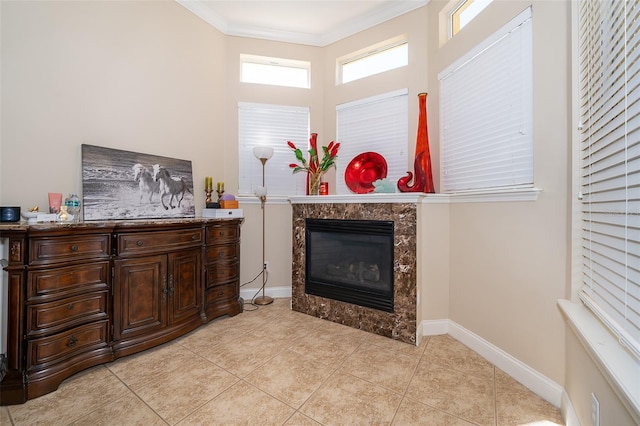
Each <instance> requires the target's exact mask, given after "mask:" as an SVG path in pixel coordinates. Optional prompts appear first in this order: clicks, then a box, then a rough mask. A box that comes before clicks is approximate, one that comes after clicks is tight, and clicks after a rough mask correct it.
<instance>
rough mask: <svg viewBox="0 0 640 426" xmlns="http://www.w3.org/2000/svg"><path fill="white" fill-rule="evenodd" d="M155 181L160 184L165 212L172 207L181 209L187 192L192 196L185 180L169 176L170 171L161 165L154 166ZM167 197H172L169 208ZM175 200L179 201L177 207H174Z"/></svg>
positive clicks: (161, 200)
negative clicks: (165, 197)
mask: <svg viewBox="0 0 640 426" xmlns="http://www.w3.org/2000/svg"><path fill="white" fill-rule="evenodd" d="M153 180H154V181H156V182H158V183H159V184H160V202H161V203H162V207H164V209H165V210H169V207H171V208H172V209H173V208H175V207H180V203H181V202H182V199H183V198H184V193H185V192H189V193H191V194H192V192H191V191H190V190H189V187H188V186H187V183H186V182H185V180H184V178H182V177H179V178H176V177H172V176H171V175H170V174H169V171H168V170H167V169H165V168H164V167H162V166H161V165H159V164H154V166H153ZM165 195H169V196H170V197H169V207H167V206H166V204H165V203H164V196H165ZM174 199H175V200H176V201H178V205H177V206H174V205H173V200H174Z"/></svg>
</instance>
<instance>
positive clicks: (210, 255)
mask: <svg viewBox="0 0 640 426" xmlns="http://www.w3.org/2000/svg"><path fill="white" fill-rule="evenodd" d="M239 248H240V247H239V246H238V245H237V244H227V245H226V246H209V247H207V260H206V261H207V263H213V262H220V261H229V260H231V261H235V260H237V259H238V256H239V253H238V251H239Z"/></svg>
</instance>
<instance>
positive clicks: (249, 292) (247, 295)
mask: <svg viewBox="0 0 640 426" xmlns="http://www.w3.org/2000/svg"><path fill="white" fill-rule="evenodd" d="M256 293H257V294H256ZM261 294H262V291H260V293H258V289H257V288H255V287H253V288H246V289H245V288H240V297H242V298H243V299H244V301H245V302H250V301H251V299H252V298H253V297H254V296H260V295H261ZM264 294H265V295H267V296H269V297H273V298H274V299H280V298H285V297H291V286H283V287H267V288H265V290H264Z"/></svg>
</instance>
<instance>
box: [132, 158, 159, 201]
mask: <svg viewBox="0 0 640 426" xmlns="http://www.w3.org/2000/svg"><path fill="white" fill-rule="evenodd" d="M133 179H134V180H135V181H137V182H138V187H139V188H140V204H142V198H143V197H144V196H145V195H148V196H149V203H151V199H152V198H153V194H154V193H155V192H157V193H160V182H156V181H155V180H154V179H153V175H152V174H151V172H150V171H149V169H147V168H146V167H145V166H143V165H142V164H140V163H138V164H135V165H134V166H133Z"/></svg>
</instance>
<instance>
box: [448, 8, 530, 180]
mask: <svg viewBox="0 0 640 426" xmlns="http://www.w3.org/2000/svg"><path fill="white" fill-rule="evenodd" d="M531 20H532V17H531V8H528V9H526V10H525V11H524V12H522V13H521V14H520V15H518V16H517V17H516V18H514V19H513V20H512V21H511V22H509V23H508V24H507V25H505V26H504V27H503V28H501V29H500V30H499V31H497V32H496V33H495V34H493V35H492V36H491V37H489V38H488V39H486V40H484V41H483V42H482V43H480V44H479V45H478V46H476V48H474V49H473V50H472V51H471V52H470V53H468V54H467V55H465V56H464V57H462V58H460V60H458V61H456V62H455V63H453V64H452V65H451V66H449V67H448V68H447V69H445V70H444V71H442V72H441V73H440V74H439V75H438V78H439V80H440V87H441V89H440V96H441V103H440V115H441V130H440V134H441V147H442V148H441V149H442V157H441V161H442V162H441V171H442V179H441V185H442V190H443V192H458V191H470V190H487V189H499V188H512V187H526V186H529V187H530V186H533V133H532V125H533V123H532V122H533V112H532V108H533V107H532V105H533V86H532V84H533V83H532V81H533V77H532V74H533V71H532V69H533V61H532V30H531V27H532V25H531Z"/></svg>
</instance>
